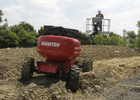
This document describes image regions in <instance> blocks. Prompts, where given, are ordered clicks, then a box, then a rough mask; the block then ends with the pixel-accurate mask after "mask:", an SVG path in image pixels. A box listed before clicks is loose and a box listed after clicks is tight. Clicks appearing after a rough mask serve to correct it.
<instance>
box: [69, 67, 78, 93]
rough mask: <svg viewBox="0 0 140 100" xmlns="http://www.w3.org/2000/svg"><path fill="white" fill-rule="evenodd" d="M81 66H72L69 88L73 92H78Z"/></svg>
mask: <svg viewBox="0 0 140 100" xmlns="http://www.w3.org/2000/svg"><path fill="white" fill-rule="evenodd" d="M79 72H80V69H79V66H77V65H71V69H70V79H69V87H70V88H71V90H74V91H75V90H77V89H78V84H79V83H78V82H79Z"/></svg>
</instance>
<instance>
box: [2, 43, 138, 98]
mask: <svg viewBox="0 0 140 100" xmlns="http://www.w3.org/2000/svg"><path fill="white" fill-rule="evenodd" d="M26 57H33V58H34V59H35V62H36V61H44V60H45V59H44V58H42V57H41V56H40V55H39V54H38V53H37V52H36V47H32V48H5V49H0V100H12V99H13V100H79V99H80V100H85V99H87V100H140V53H139V51H138V49H134V48H126V47H118V46H93V45H82V53H81V55H80V56H79V57H78V59H79V61H80V62H82V61H83V59H84V58H86V57H89V58H91V59H92V60H93V71H92V72H85V73H82V72H81V73H80V81H79V87H78V88H79V89H78V90H77V91H76V92H74V91H71V89H69V87H68V85H67V84H66V82H65V81H62V80H61V79H60V78H55V77H48V76H46V75H44V74H39V75H38V74H35V73H34V75H33V78H32V79H31V80H30V81H27V82H25V81H22V80H21V68H22V65H23V62H24V59H25V58H26Z"/></svg>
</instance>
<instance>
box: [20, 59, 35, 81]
mask: <svg viewBox="0 0 140 100" xmlns="http://www.w3.org/2000/svg"><path fill="white" fill-rule="evenodd" d="M34 68H35V67H34V58H30V57H27V58H26V59H25V60H24V63H23V66H22V73H21V79H22V80H23V81H28V80H30V79H31V78H32V76H33V69H34Z"/></svg>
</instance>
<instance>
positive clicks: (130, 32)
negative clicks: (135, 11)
mask: <svg viewBox="0 0 140 100" xmlns="http://www.w3.org/2000/svg"><path fill="white" fill-rule="evenodd" d="M127 34H128V37H129V38H132V39H135V38H136V34H135V32H134V31H128V33H127Z"/></svg>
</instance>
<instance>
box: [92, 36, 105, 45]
mask: <svg viewBox="0 0 140 100" xmlns="http://www.w3.org/2000/svg"><path fill="white" fill-rule="evenodd" d="M94 43H95V44H96V45H103V37H102V36H101V35H99V34H97V35H95V37H94Z"/></svg>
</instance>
